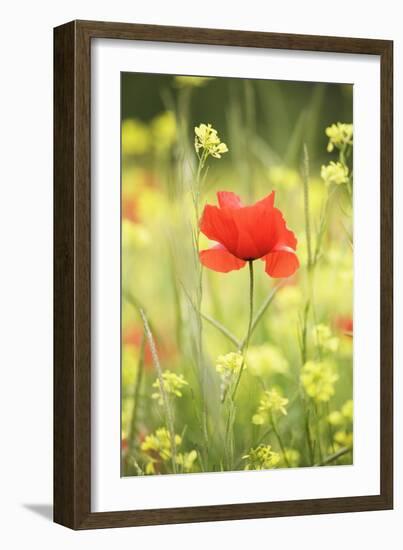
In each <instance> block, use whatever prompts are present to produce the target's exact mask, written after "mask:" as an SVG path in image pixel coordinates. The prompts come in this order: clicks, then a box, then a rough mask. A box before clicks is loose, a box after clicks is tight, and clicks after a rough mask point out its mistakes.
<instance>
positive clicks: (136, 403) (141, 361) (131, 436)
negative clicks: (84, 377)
mask: <svg viewBox="0 0 403 550" xmlns="http://www.w3.org/2000/svg"><path fill="white" fill-rule="evenodd" d="M145 343H146V336H145V333H143V336H142V338H141V344H140V350H139V358H138V361H137V373H136V380H135V382H134V395H133V410H132V417H131V421H130V433H129V449H130V450H133V448H134V442H135V440H136V431H137V412H138V408H139V400H140V389H141V382H142V379H143V372H144V349H145Z"/></svg>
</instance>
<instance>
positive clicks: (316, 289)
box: [116, 73, 353, 476]
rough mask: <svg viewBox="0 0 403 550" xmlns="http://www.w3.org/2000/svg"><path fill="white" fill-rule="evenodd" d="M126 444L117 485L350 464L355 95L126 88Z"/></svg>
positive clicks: (330, 87)
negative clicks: (139, 479) (132, 479)
mask: <svg viewBox="0 0 403 550" xmlns="http://www.w3.org/2000/svg"><path fill="white" fill-rule="evenodd" d="M116 184H117V185H118V184H119V182H116ZM121 435H122V441H121V475H122V476H145V475H162V474H195V473H203V472H225V471H238V470H267V469H280V468H305V467H321V466H332V467H337V466H346V465H351V464H353V86H352V85H350V84H334V83H322V82H292V81H271V80H250V79H242V78H224V77H214V78H212V77H208V76H180V75H158V74H142V73H122V74H121Z"/></svg>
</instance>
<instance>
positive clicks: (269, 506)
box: [54, 21, 393, 529]
mask: <svg viewBox="0 0 403 550" xmlns="http://www.w3.org/2000/svg"><path fill="white" fill-rule="evenodd" d="M93 38H113V39H126V40H150V41H159V42H179V43H189V44H211V45H224V46H242V47H252V48H274V49H285V50H305V51H316V52H336V53H355V54H367V55H376V56H380V59H381V181H380V186H381V203H380V214H381V280H380V288H381V319H380V322H381V365H380V369H381V396H380V397H381V411H380V414H381V445H380V449H381V450H380V452H381V456H380V464H381V472H380V480H381V487H380V494H379V495H370V496H355V497H346V498H324V499H323V498H322V499H312V500H293V501H286V502H258V503H252V504H231V505H214V506H198V507H187V508H170V509H153V510H127V511H118V512H101V513H92V512H91V498H90V496H91V486H90V483H91V454H90V451H91V436H90V434H91V414H90V411H91V392H90V384H91V372H90V371H91V369H90V357H91V338H90V335H91V314H90V312H91V261H90V258H91V235H90V227H91V223H90V221H91V194H90V189H91V179H90V178H91V175H90V139H91V137H90V93H91V90H90V82H91V62H90V60H91V40H92V39H93ZM54 140H55V148H54V521H55V522H57V523H60V524H62V525H65V526H67V527H70V528H72V529H91V528H105V527H127V526H135V525H153V524H162V523H184V522H201V521H217V520H229V519H247V518H264V517H266V518H267V517H275V516H294V515H306V514H325V513H326V514H328V513H337V512H354V511H366V510H386V509H391V508H392V507H393V235H392V227H393V42H391V41H386V40H371V39H362V38H336V37H327V36H305V35H291V34H273V33H262V32H245V31H234V30H216V29H201V28H182V27H167V26H153V25H136V24H127V23H106V22H95V21H72V22H70V23H67V24H65V25H62V26H60V27H57V28H55V29H54Z"/></svg>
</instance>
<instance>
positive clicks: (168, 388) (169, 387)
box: [151, 370, 188, 405]
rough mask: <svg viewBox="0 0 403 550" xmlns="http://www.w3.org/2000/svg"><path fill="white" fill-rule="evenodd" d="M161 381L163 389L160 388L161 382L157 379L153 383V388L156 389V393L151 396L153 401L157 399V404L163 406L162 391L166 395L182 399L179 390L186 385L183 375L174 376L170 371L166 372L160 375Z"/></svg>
mask: <svg viewBox="0 0 403 550" xmlns="http://www.w3.org/2000/svg"><path fill="white" fill-rule="evenodd" d="M162 380H163V387H162V388H161V382H160V380H159V378H157V380H156V381H155V382H154V384H153V388H157V390H158V391H156V392H155V393H153V394H152V396H151V397H152V398H153V399H158V404H159V405H163V404H164V399H163V392H162V390H163V391H165V393H166V394H168V395H174V396H176V397H182V392H181V389H182V388H183V387H184V386H187V385H188V383H187V382H186V380H185V378H184V377H183V374H175V373H174V372H171V371H170V370H166V371H164V372H163V373H162Z"/></svg>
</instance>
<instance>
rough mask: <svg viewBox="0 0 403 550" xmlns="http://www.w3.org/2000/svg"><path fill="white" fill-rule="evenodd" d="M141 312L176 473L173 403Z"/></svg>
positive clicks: (144, 317)
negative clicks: (166, 388)
mask: <svg viewBox="0 0 403 550" xmlns="http://www.w3.org/2000/svg"><path fill="white" fill-rule="evenodd" d="M139 312H140V316H141V320H142V321H143V325H144V332H145V335H146V336H147V340H148V344H149V346H150V350H151V356H152V359H153V364H154V367H155V370H156V371H157V377H158V382H159V386H160V391H161V395H162V401H163V405H164V408H165V416H166V419H167V426H168V431H169V436H170V439H171V449H172V470H173V473H174V474H176V443H175V426H174V416H173V412H172V410H171V405H170V402H169V398H168V395H167V392H166V391H165V386H164V379H163V377H162V368H161V364H160V360H159V357H158V353H157V348H156V346H155V342H154V338H153V335H152V333H151V330H150V325H149V324H148V320H147V317H146V314H145V312H144V310H143V309H142V308H140V309H139Z"/></svg>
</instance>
